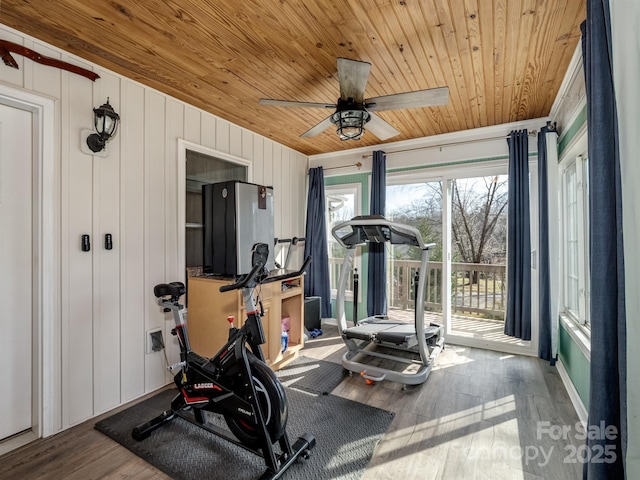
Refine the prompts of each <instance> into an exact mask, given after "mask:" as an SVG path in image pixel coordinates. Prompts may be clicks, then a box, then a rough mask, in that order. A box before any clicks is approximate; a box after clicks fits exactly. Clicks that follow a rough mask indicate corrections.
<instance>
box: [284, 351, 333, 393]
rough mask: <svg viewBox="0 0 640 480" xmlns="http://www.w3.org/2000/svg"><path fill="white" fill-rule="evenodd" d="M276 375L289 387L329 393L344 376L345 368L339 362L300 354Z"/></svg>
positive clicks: (310, 391)
mask: <svg viewBox="0 0 640 480" xmlns="http://www.w3.org/2000/svg"><path fill="white" fill-rule="evenodd" d="M276 375H277V376H278V378H279V379H280V381H281V382H282V384H283V385H285V386H287V387H290V388H295V389H297V390H302V391H304V392H309V393H313V394H315V395H327V394H329V393H331V391H332V390H333V389H334V388H336V387H337V386H338V385H339V384H340V382H341V381H342V379H343V378H344V369H343V368H342V366H341V365H338V364H337V363H332V362H326V361H324V360H316V359H314V358H308V357H305V356H300V357H298V358H296V359H295V360H293V361H292V362H291V363H289V364H288V365H286V366H285V367H283V368H281V369H280V370H278V371H277V372H276Z"/></svg>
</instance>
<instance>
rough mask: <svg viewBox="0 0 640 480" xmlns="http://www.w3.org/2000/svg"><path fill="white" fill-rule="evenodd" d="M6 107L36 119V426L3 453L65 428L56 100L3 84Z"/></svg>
mask: <svg viewBox="0 0 640 480" xmlns="http://www.w3.org/2000/svg"><path fill="white" fill-rule="evenodd" d="M0 104H2V105H6V106H9V107H13V108H18V109H20V110H25V111H28V112H30V113H31V114H32V119H33V143H32V158H33V177H32V185H33V226H32V227H33V250H32V251H33V356H34V358H33V365H34V368H33V370H34V371H33V417H32V418H33V426H32V429H31V431H30V432H27V433H26V434H23V435H18V436H16V437H12V438H10V439H8V440H6V441H4V442H2V444H0V454H2V453H4V452H7V451H10V450H13V449H14V448H17V447H19V446H20V445H24V444H26V443H28V442H30V441H32V440H35V439H36V438H40V437H46V436H49V435H51V434H53V433H55V432H57V431H59V430H60V429H61V419H60V412H61V404H60V401H59V398H60V379H61V369H60V358H61V351H60V337H61V335H60V314H59V308H60V305H59V297H60V295H59V284H58V283H56V281H55V280H56V278H57V275H56V272H59V267H60V265H59V258H58V256H56V251H58V250H59V240H58V238H59V227H58V224H59V222H57V221H56V214H59V209H56V205H57V202H56V199H57V198H59V190H58V189H56V185H57V183H56V179H57V178H59V168H56V166H57V162H58V161H59V159H58V156H56V154H55V147H54V145H55V140H54V132H55V112H56V101H55V100H54V99H52V98H47V97H44V96H41V95H36V94H34V93H32V92H29V91H27V90H23V89H19V88H16V87H11V86H8V85H3V84H0Z"/></svg>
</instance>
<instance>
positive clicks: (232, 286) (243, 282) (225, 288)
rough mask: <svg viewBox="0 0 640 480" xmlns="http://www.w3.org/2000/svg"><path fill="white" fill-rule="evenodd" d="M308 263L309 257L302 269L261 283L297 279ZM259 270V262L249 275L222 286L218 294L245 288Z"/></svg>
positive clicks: (269, 278)
mask: <svg viewBox="0 0 640 480" xmlns="http://www.w3.org/2000/svg"><path fill="white" fill-rule="evenodd" d="M310 263H311V257H310V256H309V257H307V258H306V259H305V260H304V263H303V264H302V267H300V270H298V271H296V272H289V273H285V274H283V275H275V276H273V277H267V278H266V279H264V280H263V281H262V282H261V283H271V282H275V281H277V280H286V279H288V278H293V277H297V276H298V275H302V274H303V273H304V271H305V270H306V269H307V267H308V266H309V264H310ZM261 269H262V263H260V262H258V263H256V264H255V265H254V266H253V268H252V269H251V271H250V272H249V273H247V274H246V275H243V276H242V277H240V278H239V279H238V280H237V281H235V282H234V283H230V284H229V285H222V286H221V287H220V288H219V291H220V293H224V292H228V291H230V290H238V289H240V288H244V287H246V286H247V284H248V283H249V282H250V281H251V280H253V278H254V277H255V276H256V275H257V274H258V272H259V271H260V270H261Z"/></svg>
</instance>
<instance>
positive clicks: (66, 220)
mask: <svg viewBox="0 0 640 480" xmlns="http://www.w3.org/2000/svg"><path fill="white" fill-rule="evenodd" d="M0 38H1V39H4V40H8V41H11V42H15V43H18V44H22V45H24V46H26V47H28V48H31V49H33V50H35V51H37V52H39V53H41V54H43V55H46V56H50V57H54V58H58V59H61V60H64V61H66V62H69V63H72V64H75V65H79V66H82V67H84V68H87V69H89V70H93V71H95V72H96V73H98V74H99V75H100V79H98V80H97V81H96V82H95V83H94V82H91V81H90V80H88V79H86V78H84V77H81V76H78V75H75V74H72V73H69V72H65V71H62V70H59V69H56V68H52V67H47V66H43V65H39V64H36V63H33V62H31V61H30V60H28V59H25V58H23V57H21V56H19V55H14V58H15V59H16V60H17V62H18V64H19V66H20V68H19V69H18V70H16V69H13V68H9V67H5V66H4V65H2V66H0V89H1V88H2V85H3V84H4V85H7V86H9V87H13V88H19V89H24V90H26V91H29V92H32V93H36V94H41V95H43V96H46V97H49V98H53V99H54V100H55V105H56V107H55V115H54V116H55V132H56V134H55V153H54V158H53V162H54V164H55V165H54V172H55V174H54V175H55V178H54V184H55V185H56V188H55V192H54V195H53V197H54V198H50V199H45V201H50V202H54V204H55V214H54V223H55V227H54V231H53V232H50V233H49V234H52V235H53V236H54V237H55V238H56V242H55V245H56V251H57V254H56V255H57V258H56V262H55V263H56V265H55V268H54V271H58V272H59V275H57V274H55V275H52V276H53V277H55V278H52V279H49V280H50V281H51V282H52V286H53V288H54V295H55V297H56V300H55V304H56V305H59V311H58V312H56V314H55V322H54V323H55V327H54V329H53V330H54V332H55V335H56V339H54V342H56V341H58V340H59V342H60V345H61V358H60V359H53V360H54V361H55V362H56V365H57V366H56V367H54V369H53V378H55V379H56V381H55V383H56V385H55V387H54V390H55V392H53V394H51V396H52V397H54V398H59V400H56V401H55V402H54V404H53V405H52V407H53V408H52V411H50V412H46V413H45V414H46V415H51V416H52V424H53V430H54V431H57V430H60V429H64V428H66V427H68V426H70V425H74V424H77V423H79V422H81V421H83V420H86V419H87V418H90V417H92V416H95V415H97V414H99V413H102V412H104V411H107V410H109V409H111V408H113V407H115V406H117V405H120V404H122V403H124V402H127V401H129V400H131V399H134V398H136V397H139V396H141V395H143V394H145V393H147V392H150V391H153V390H154V389H157V388H159V387H161V386H163V385H165V384H166V383H167V381H168V380H169V376H168V375H167V374H166V373H165V370H164V358H163V355H162V354H158V353H154V354H147V353H146V332H148V331H149V330H152V329H156V328H160V329H162V330H163V331H164V333H165V340H166V342H167V343H168V344H169V349H171V348H174V347H175V346H174V345H173V344H172V342H171V339H170V338H169V335H168V333H169V330H170V328H171V323H172V322H171V319H170V318H165V316H164V314H162V312H160V309H159V307H158V306H157V305H156V303H155V298H154V297H153V294H152V288H153V286H154V285H155V284H157V283H160V282H165V281H172V280H175V279H179V278H181V275H180V272H179V271H178V270H179V265H180V264H181V262H180V259H181V258H183V257H182V256H183V255H184V252H180V251H179V248H178V245H179V244H180V241H179V232H178V198H177V195H178V184H177V174H178V139H184V140H187V141H188V142H192V143H194V144H199V145H202V146H204V147H208V148H210V149H213V150H216V151H219V152H223V153H226V154H230V155H233V156H236V157H240V158H242V159H245V160H248V161H249V162H251V170H252V181H253V182H254V183H258V184H264V185H273V187H274V194H275V231H274V233H275V235H276V236H277V237H279V238H289V237H292V236H301V235H303V234H304V204H305V182H306V170H307V157H306V156H304V155H302V154H301V153H299V152H296V151H293V150H291V149H289V148H286V147H284V146H282V145H280V144H277V143H274V142H272V141H271V140H269V139H267V138H264V137H261V136H259V135H257V134H254V133H252V132H250V131H248V130H246V129H243V128H241V127H239V126H237V125H233V124H231V123H229V122H227V121H225V120H223V119H221V118H218V117H216V116H214V115H211V114H209V113H206V112H204V111H202V110H199V109H197V108H195V107H193V106H190V105H188V104H185V103H184V102H181V101H179V100H176V99H174V98H172V97H169V96H167V95H164V94H162V93H160V92H158V91H156V90H153V89H150V88H147V87H145V86H142V85H140V84H139V83H137V82H135V81H132V80H130V79H127V78H124V77H122V76H120V75H117V74H115V73H113V72H110V71H107V70H104V69H102V68H100V67H98V66H97V65H94V64H90V63H87V62H85V61H83V60H82V59H80V58H78V57H75V56H73V55H70V54H67V53H65V52H63V51H61V50H59V49H56V48H54V47H52V46H50V45H47V44H44V43H42V42H40V41H37V40H35V39H33V38H32V37H28V36H26V35H23V34H21V33H20V32H17V31H15V30H13V29H10V28H8V27H5V26H3V25H0ZM107 97H109V98H110V103H111V105H112V106H113V107H114V108H115V110H116V111H117V112H119V113H120V115H121V118H122V122H121V125H120V127H119V131H118V134H117V135H116V137H115V138H114V139H113V140H112V141H111V142H109V144H108V152H109V155H108V157H106V158H103V157H99V156H90V155H87V154H85V153H83V152H82V151H81V149H80V142H81V138H80V137H81V135H80V131H81V130H82V129H91V128H92V121H93V118H92V108H94V107H96V106H98V105H100V104H102V103H104V101H105V100H106V98H107ZM105 233H111V234H112V235H113V239H114V248H113V250H110V251H108V250H105V249H104V248H103V243H104V234H105ZM82 234H90V235H91V246H92V249H91V252H82V251H81V250H80V236H81V235H82ZM58 336H59V337H58ZM169 353H170V358H171V357H172V356H173V354H175V352H171V351H170V352H169ZM45 361H46V359H45Z"/></svg>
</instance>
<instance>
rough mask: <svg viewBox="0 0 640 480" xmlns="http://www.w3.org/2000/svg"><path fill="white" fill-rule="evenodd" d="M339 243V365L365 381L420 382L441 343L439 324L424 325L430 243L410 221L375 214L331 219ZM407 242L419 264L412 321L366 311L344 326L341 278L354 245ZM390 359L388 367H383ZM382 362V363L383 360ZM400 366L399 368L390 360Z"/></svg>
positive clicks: (344, 282) (350, 263)
mask: <svg viewBox="0 0 640 480" xmlns="http://www.w3.org/2000/svg"><path fill="white" fill-rule="evenodd" d="M331 233H332V234H333V236H334V238H335V239H336V240H337V241H338V243H339V244H340V245H342V246H343V247H345V248H346V253H345V258H344V261H343V263H342V267H341V270H340V277H339V279H338V285H337V290H338V294H337V299H336V309H337V317H338V318H337V320H338V329H339V331H340V335H341V337H342V339H343V340H344V342H345V344H346V345H347V352H346V353H345V354H344V355H343V357H342V366H343V368H345V369H346V370H348V371H349V372H350V373H352V372H356V373H358V374H360V375H361V376H362V377H364V378H365V380H368V381H369V383H371V382H375V381H382V380H390V381H393V382H398V383H401V384H403V389H404V388H406V386H407V385H419V384H422V383H424V382H425V381H426V380H427V377H428V376H429V373H430V372H431V368H432V366H433V363H434V361H435V359H436V357H437V356H438V354H439V353H440V351H441V350H442V349H443V348H444V336H443V334H444V329H443V327H442V325H438V324H432V323H430V324H429V325H426V326H425V321H424V296H425V284H426V279H427V277H428V272H429V249H430V248H432V247H433V246H435V244H434V243H429V244H425V243H424V241H423V240H422V236H421V235H420V232H419V231H418V230H417V229H416V228H415V227H412V226H410V225H405V224H401V223H396V222H392V221H389V220H387V219H385V218H384V217H383V216H381V215H366V216H358V217H354V218H352V219H351V220H348V221H346V222H342V223H340V224H338V225H336V226H335V227H334V228H333V230H332V231H331ZM386 242H389V243H391V244H394V245H410V246H415V247H418V248H420V250H421V252H422V253H421V265H420V272H421V274H420V275H419V279H418V285H417V286H416V299H415V300H416V301H415V306H416V308H415V312H414V313H415V315H414V323H413V324H410V323H405V322H401V321H397V320H393V319H390V318H388V317H387V316H386V315H375V316H372V317H367V318H365V319H363V320H360V321H359V322H358V321H357V319H354V323H355V325H354V326H348V325H347V320H346V316H345V291H346V286H347V279H348V277H349V274H350V272H351V270H352V268H353V258H354V256H355V251H356V248H357V247H359V246H362V245H365V244H368V243H386ZM384 361H391V362H393V364H394V368H391V367H389V366H387V367H384V366H381V365H380V364H384ZM387 365H388V364H387ZM397 365H399V366H400V368H401V369H400V370H398V369H397V368H396V366H397Z"/></svg>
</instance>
